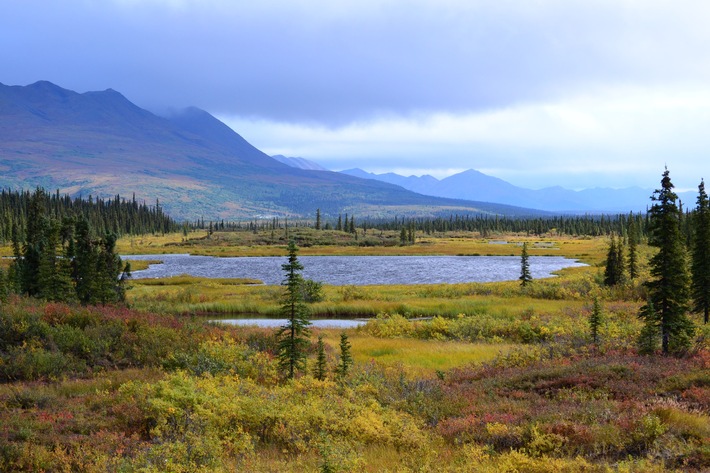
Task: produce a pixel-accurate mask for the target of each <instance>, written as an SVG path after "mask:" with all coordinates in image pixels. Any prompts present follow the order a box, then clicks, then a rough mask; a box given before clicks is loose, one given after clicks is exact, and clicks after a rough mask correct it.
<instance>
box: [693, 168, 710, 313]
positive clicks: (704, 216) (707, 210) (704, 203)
mask: <svg viewBox="0 0 710 473" xmlns="http://www.w3.org/2000/svg"><path fill="white" fill-rule="evenodd" d="M691 268H692V276H693V277H692V279H693V282H692V293H693V310H694V311H696V312H699V313H701V314H703V322H704V323H706V324H707V323H708V316H709V315H710V205H709V204H708V195H707V194H706V193H705V182H704V181H702V180H701V181H700V185H699V186H698V200H697V207H696V208H695V232H694V235H693V263H692V267H691Z"/></svg>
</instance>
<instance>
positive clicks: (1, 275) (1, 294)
mask: <svg viewBox="0 0 710 473" xmlns="http://www.w3.org/2000/svg"><path fill="white" fill-rule="evenodd" d="M8 286H9V285H8V278H7V275H6V274H5V270H4V269H3V268H2V267H0V302H7V296H8V293H9V288H8Z"/></svg>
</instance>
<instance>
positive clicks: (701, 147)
mask: <svg viewBox="0 0 710 473" xmlns="http://www.w3.org/2000/svg"><path fill="white" fill-rule="evenodd" d="M220 118H221V119H222V120H223V121H225V123H227V124H229V125H230V126H231V127H232V128H234V129H235V130H236V131H237V132H239V133H241V134H242V135H243V136H244V137H245V138H246V139H247V140H249V141H251V142H252V143H254V144H255V145H256V146H257V147H260V148H261V149H263V150H264V151H266V152H267V153H269V154H284V155H288V156H299V157H305V158H307V159H313V160H316V161H318V162H319V163H321V164H323V165H325V166H326V167H330V168H332V169H345V168H348V167H362V168H364V169H366V170H368V171H371V172H387V171H391V170H393V169H395V168H396V169H398V170H399V172H400V173H403V174H417V175H419V174H422V173H429V174H433V175H436V176H437V177H443V175H445V174H446V173H447V172H451V171H459V170H463V169H471V168H474V169H478V170H480V171H482V172H487V173H490V174H492V175H495V176H497V177H501V178H504V179H508V180H510V181H511V182H513V183H516V184H519V185H525V184H526V181H528V182H527V185H528V187H541V186H545V185H555V184H564V185H565V186H567V187H574V188H583V187H588V186H592V185H607V186H612V187H624V186H629V185H639V186H643V187H652V186H654V185H655V182H656V180H657V179H656V177H657V175H659V173H660V172H661V170H662V169H663V166H664V165H665V164H666V163H667V164H668V165H669V167H670V168H671V170H672V171H674V174H676V175H677V176H678V177H679V179H680V180H679V182H682V185H683V186H684V187H693V186H694V185H696V184H697V182H696V181H698V180H699V178H700V177H701V175H702V174H701V175H699V174H698V172H702V171H703V170H705V171H710V169H708V167H710V166H708V164H706V163H707V160H706V159H705V154H706V150H707V149H710V136H708V134H707V132H706V130H707V129H708V128H710V91H708V90H706V89H704V88H687V89H684V90H677V89H673V88H663V87H617V88H610V89H608V90H606V91H604V92H599V91H598V92H597V93H596V94H594V95H580V96H578V97H574V98H570V99H567V100H563V101H553V102H540V103H536V104H523V105H517V106H512V107H507V108H502V109H498V110H492V111H482V112H469V113H461V114H452V113H438V114H431V115H419V116H416V117H412V116H400V117H394V116H387V117H382V118H379V119H373V120H370V121H362V122H358V123H354V124H349V125H346V126H343V127H339V128H329V127H325V126H317V125H315V126H314V125H304V124H291V123H284V122H273V121H265V120H253V119H249V118H241V117H230V116H221V117H220ZM405 163H406V165H405ZM531 182H533V184H531Z"/></svg>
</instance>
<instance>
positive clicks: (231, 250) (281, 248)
mask: <svg viewBox="0 0 710 473" xmlns="http://www.w3.org/2000/svg"><path fill="white" fill-rule="evenodd" d="M359 232H360V234H359V235H360V236H359V237H358V239H357V240H355V239H354V237H353V236H352V235H351V234H349V233H345V232H339V231H335V230H321V231H316V230H313V229H311V228H298V229H293V230H291V231H290V232H289V236H288V238H287V237H286V235H285V233H284V231H283V229H281V230H276V231H275V232H274V235H273V236H272V232H271V231H270V230H264V231H259V232H257V233H253V232H248V231H239V232H214V233H213V234H212V235H208V233H207V232H205V231H195V232H190V233H189V234H188V236H187V237H185V236H184V235H183V234H182V233H174V234H166V235H146V236H141V237H124V238H121V239H119V241H118V243H117V249H118V252H119V253H120V254H166V253H190V254H193V255H205V256H283V255H285V254H286V245H287V244H288V240H289V238H294V239H295V240H296V242H297V244H298V245H299V254H300V255H314V256H329V255H349V256H364V255H369V256H396V255H404V256H407V255H454V256H455V255H471V256H473V255H482V256H517V255H520V244H521V243H522V242H529V243H530V247H529V250H530V255H531V256H565V257H568V258H579V259H580V260H581V261H583V262H585V263H590V264H594V263H597V262H599V261H601V260H603V258H604V256H605V255H606V249H607V240H606V239H605V238H582V237H580V238H573V237H563V236H557V235H551V236H545V237H529V236H527V235H523V234H520V235H517V234H516V235H496V236H494V237H492V238H490V239H488V238H481V237H480V235H479V234H478V233H473V232H449V233H446V234H441V235H424V234H418V235H417V240H416V243H415V244H413V245H407V246H400V245H399V232H395V231H389V232H386V231H385V232H380V231H373V230H369V232H368V233H367V235H362V230H359ZM501 240H504V241H506V242H507V243H506V244H491V243H490V242H491V241H501ZM367 241H370V242H372V245H367V244H365V242H367ZM537 242H545V245H544V246H539V247H538V246H536V245H535V243H537Z"/></svg>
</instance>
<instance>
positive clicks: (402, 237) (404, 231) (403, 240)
mask: <svg viewBox="0 0 710 473" xmlns="http://www.w3.org/2000/svg"><path fill="white" fill-rule="evenodd" d="M408 242H409V239H408V238H407V229H406V228H405V227H404V226H403V227H402V230H400V232H399V244H400V246H405V245H407V243H408Z"/></svg>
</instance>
